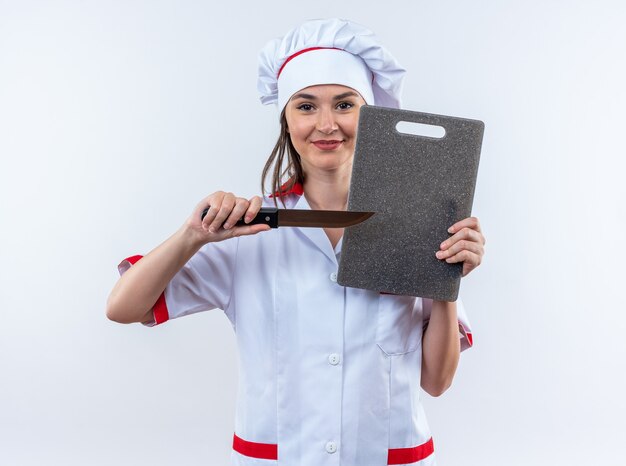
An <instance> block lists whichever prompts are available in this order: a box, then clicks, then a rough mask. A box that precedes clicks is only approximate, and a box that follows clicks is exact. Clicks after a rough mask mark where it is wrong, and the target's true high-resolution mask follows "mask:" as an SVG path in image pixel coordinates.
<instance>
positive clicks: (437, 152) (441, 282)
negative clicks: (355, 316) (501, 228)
mask: <svg viewBox="0 0 626 466" xmlns="http://www.w3.org/2000/svg"><path fill="white" fill-rule="evenodd" d="M401 121H407V122H415V123H421V124H426V125H436V126H440V127H443V128H444V129H445V135H444V136H443V137H442V138H434V137H426V136H416V135H413V134H403V133H400V132H398V131H397V130H396V125H397V124H398V123H399V122H401ZM483 131H484V124H483V122H481V121H477V120H468V119H464V118H454V117H449V116H442V115H432V114H428V113H419V112H412V111H408V110H396V109H389V108H383V107H374V106H364V107H361V113H360V117H359V127H358V135H357V143H356V150H355V155H354V164H353V168H352V180H351V183H350V194H349V199H348V210H354V211H373V212H376V214H375V215H374V216H373V217H371V218H370V219H369V220H367V221H365V222H364V223H361V224H359V225H355V226H353V227H350V228H346V230H345V233H344V238H343V246H342V253H341V260H340V263H339V274H338V277H337V281H338V283H339V284H341V285H343V286H350V287H355V288H365V289H369V290H375V291H382V292H388V293H393V294H400V295H408V296H421V297H424V298H432V299H436V300H443V301H455V300H456V299H457V296H458V293H459V285H460V281H461V272H462V265H461V264H460V263H459V264H448V263H446V262H445V261H440V260H438V259H437V258H436V257H435V252H437V251H438V250H439V245H440V244H441V242H442V241H444V240H445V239H446V238H448V237H449V236H450V234H449V233H448V231H447V229H448V227H450V226H451V225H453V224H454V223H455V222H457V221H459V220H462V219H464V218H466V217H469V216H470V214H471V210H472V200H473V197H474V188H475V185H476V176H477V173H478V161H479V158H480V148H481V144H482V138H483Z"/></svg>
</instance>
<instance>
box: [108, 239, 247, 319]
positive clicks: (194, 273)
mask: <svg viewBox="0 0 626 466" xmlns="http://www.w3.org/2000/svg"><path fill="white" fill-rule="evenodd" d="M238 245H239V241H238V238H233V239H229V240H226V241H220V242H218V243H208V244H206V245H204V246H203V247H202V248H201V249H200V250H199V251H198V252H197V253H196V254H194V256H193V257H192V258H191V259H189V261H188V262H187V263H186V264H185V265H184V266H183V267H182V269H180V270H179V271H178V273H177V274H176V275H175V276H174V278H172V280H171V281H170V282H169V283H168V285H167V287H166V288H165V291H164V292H163V293H162V294H161V296H160V297H159V299H158V300H157V302H156V303H155V304H154V307H153V308H152V309H153V313H154V321H153V322H144V325H147V326H149V327H152V326H154V325H158V324H162V323H163V322H166V321H168V320H170V319H176V318H177V317H182V316H186V315H189V314H195V313H196V312H202V311H208V310H210V309H215V308H219V309H222V310H224V311H226V310H227V308H228V305H229V303H230V296H231V292H232V289H233V275H234V272H235V261H236V255H237V247H238ZM142 257H143V256H131V257H128V258H126V259H124V260H123V261H122V262H121V263H120V264H119V265H118V270H119V272H120V275H121V274H123V273H124V272H126V271H127V270H128V269H129V268H130V267H131V266H132V264H134V263H136V262H137V261H138V260H140V259H141V258H142ZM227 314H228V312H227ZM229 318H231V316H230V315H229ZM231 320H232V319H231Z"/></svg>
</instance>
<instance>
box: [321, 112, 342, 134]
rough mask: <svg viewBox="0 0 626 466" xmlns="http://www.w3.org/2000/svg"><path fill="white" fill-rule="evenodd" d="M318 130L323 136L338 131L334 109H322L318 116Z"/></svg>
mask: <svg viewBox="0 0 626 466" xmlns="http://www.w3.org/2000/svg"><path fill="white" fill-rule="evenodd" d="M316 129H317V130H318V131H319V132H320V133H323V134H331V133H333V132H335V131H336V130H337V129H338V126H337V122H336V121H335V116H334V115H333V112H332V109H329V108H327V109H320V111H319V112H318V116H317V124H316Z"/></svg>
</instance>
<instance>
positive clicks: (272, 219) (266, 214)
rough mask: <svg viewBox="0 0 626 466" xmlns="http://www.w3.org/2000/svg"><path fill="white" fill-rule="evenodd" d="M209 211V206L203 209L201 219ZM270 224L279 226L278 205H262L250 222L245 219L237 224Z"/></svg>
mask: <svg viewBox="0 0 626 466" xmlns="http://www.w3.org/2000/svg"><path fill="white" fill-rule="evenodd" d="M208 212H209V208H208V207H207V208H206V209H204V210H203V211H202V217H200V218H201V220H204V217H205V216H206V214H207V213H208ZM259 224H262V225H269V226H270V228H278V209H277V208H276V207H261V210H259V213H258V214H256V217H254V218H253V219H252V220H251V221H250V223H245V222H244V221H243V220H239V221H238V222H237V223H236V224H235V226H238V227H240V226H244V225H259Z"/></svg>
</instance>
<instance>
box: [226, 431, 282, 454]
mask: <svg viewBox="0 0 626 466" xmlns="http://www.w3.org/2000/svg"><path fill="white" fill-rule="evenodd" d="M233 450H235V451H236V452H237V453H239V454H241V455H244V456H249V457H250V458H259V459H262V460H277V459H278V445H276V444H274V443H255V442H248V441H247V440H244V439H242V438H239V437H237V434H234V435H233Z"/></svg>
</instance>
